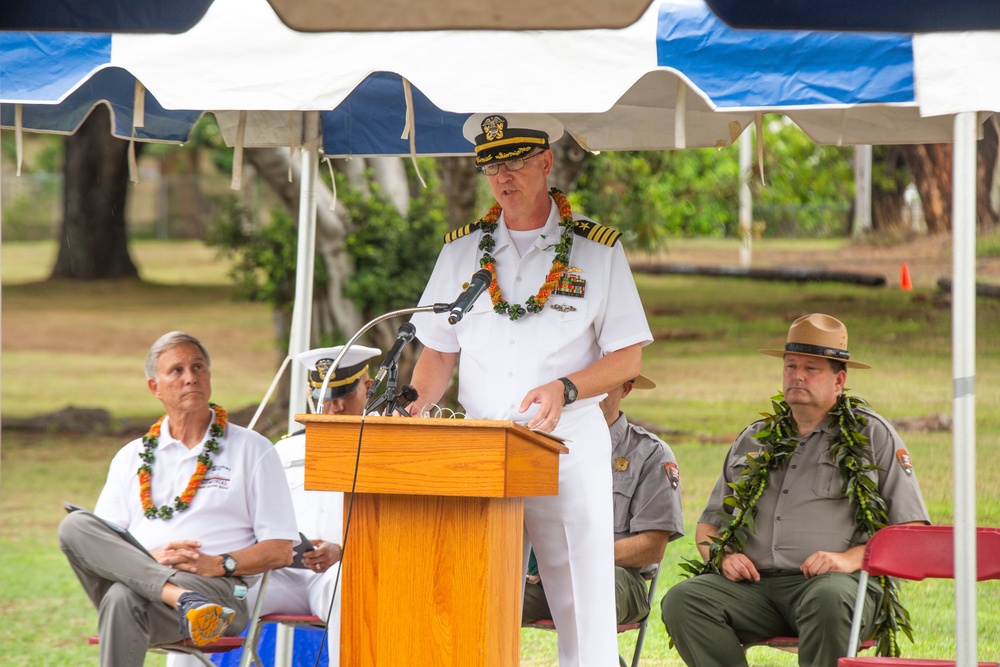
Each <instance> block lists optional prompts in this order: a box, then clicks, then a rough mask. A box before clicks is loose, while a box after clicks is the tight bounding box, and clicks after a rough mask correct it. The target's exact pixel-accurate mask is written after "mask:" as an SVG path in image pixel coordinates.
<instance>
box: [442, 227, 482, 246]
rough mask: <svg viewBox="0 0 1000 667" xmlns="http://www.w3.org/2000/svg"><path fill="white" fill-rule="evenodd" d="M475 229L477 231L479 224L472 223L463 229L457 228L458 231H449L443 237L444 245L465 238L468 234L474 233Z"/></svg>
mask: <svg viewBox="0 0 1000 667" xmlns="http://www.w3.org/2000/svg"><path fill="white" fill-rule="evenodd" d="M477 229H479V223H478V222H473V223H471V224H468V225H466V226H465V227H459V228H458V229H456V230H454V231H450V232H448V233H447V234H445V235H444V242H445V243H446V244H447V243H451V242H452V241H454V240H455V239H460V238H462V237H463V236H465V235H466V234H468V233H470V232H474V231H476V230H477Z"/></svg>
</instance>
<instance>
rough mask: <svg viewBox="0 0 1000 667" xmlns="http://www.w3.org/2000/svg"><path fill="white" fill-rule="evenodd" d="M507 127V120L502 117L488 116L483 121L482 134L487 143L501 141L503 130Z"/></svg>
mask: <svg viewBox="0 0 1000 667" xmlns="http://www.w3.org/2000/svg"><path fill="white" fill-rule="evenodd" d="M505 127H507V119H506V118H504V117H503V116H488V117H486V118H484V119H483V134H485V135H486V139H487V141H496V140H497V139H503V131H504V128H505Z"/></svg>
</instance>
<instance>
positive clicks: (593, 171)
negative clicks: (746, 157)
mask: <svg viewBox="0 0 1000 667" xmlns="http://www.w3.org/2000/svg"><path fill="white" fill-rule="evenodd" d="M852 157H853V149H851V148H845V147H837V146H817V145H816V144H814V143H813V142H812V140H811V139H809V137H808V136H806V134H805V133H804V132H802V130H800V129H799V128H797V127H796V126H795V125H793V124H791V123H790V122H788V121H786V120H784V119H780V120H774V121H769V122H765V127H764V172H765V177H766V185H762V184H761V182H760V176H759V172H758V168H757V166H756V165H754V167H753V171H752V174H751V175H750V182H751V187H752V188H753V194H754V202H753V206H754V220H755V221H757V223H762V224H759V225H758V226H759V227H762V228H764V229H765V230H766V231H765V233H766V234H767V235H768V236H829V235H834V234H840V233H842V232H843V231H844V230H845V229H846V228H847V226H848V223H849V217H848V216H849V212H850V209H851V201H852V198H853V196H854V176H853V167H852V163H851V159H852ZM571 199H572V200H573V204H574V208H577V209H579V210H581V211H583V212H585V213H586V214H587V215H589V216H591V217H593V218H594V219H596V220H598V221H599V222H601V223H602V224H605V225H608V226H610V227H615V228H617V229H620V230H621V231H622V232H624V233H625V236H626V243H627V245H628V247H629V248H630V249H633V250H655V249H657V248H660V247H663V246H664V245H666V240H667V239H668V238H670V237H678V236H736V235H737V234H738V214H739V154H738V151H737V149H736V147H732V148H727V149H723V150H716V149H714V148H704V149H691V150H683V151H640V152H631V153H601V154H600V155H596V156H593V157H591V158H590V159H589V160H588V163H587V167H586V169H585V170H584V172H583V174H582V175H581V177H580V183H579V186H578V187H577V189H576V191H575V192H574V193H573V196H572V197H571Z"/></svg>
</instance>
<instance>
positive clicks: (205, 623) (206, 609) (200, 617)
mask: <svg viewBox="0 0 1000 667" xmlns="http://www.w3.org/2000/svg"><path fill="white" fill-rule="evenodd" d="M177 615H178V616H179V617H180V623H181V635H182V636H184V637H190V638H191V641H193V642H194V643H195V644H196V645H198V646H204V645H205V644H211V643H212V642H214V641H215V640H216V639H218V638H219V637H221V636H222V633H223V632H225V631H226V628H227V627H229V624H230V623H231V622H232V620H233V618H234V617H235V616H236V612H235V611H233V610H232V609H230V608H229V607H223V606H222V605H219V604H215V603H214V602H211V601H209V600H208V598H206V597H205V596H204V595H202V594H201V593H195V592H194V591H188V592H187V593H182V594H181V596H180V598H179V599H178V600H177Z"/></svg>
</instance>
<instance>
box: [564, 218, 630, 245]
mask: <svg viewBox="0 0 1000 667" xmlns="http://www.w3.org/2000/svg"><path fill="white" fill-rule="evenodd" d="M573 231H574V232H576V235H577V236H582V237H584V238H588V239H590V240H591V241H596V242H598V243H603V244H604V245H606V246H613V245H614V244H616V243H618V239H619V238H621V235H622V233H621V232H620V231H618V230H617V229H612V228H611V227H605V226H604V225H599V224H597V223H596V222H591V221H590V220H577V221H576V225H575V226H574V227H573Z"/></svg>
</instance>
